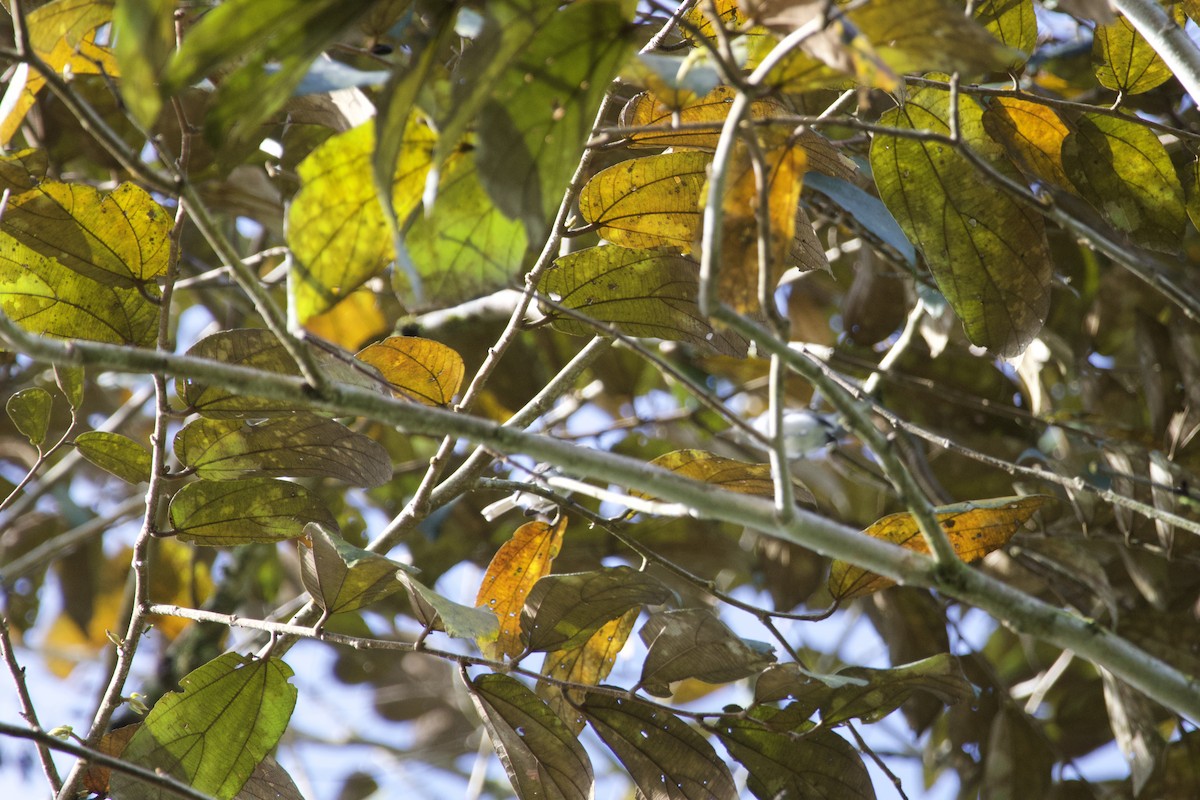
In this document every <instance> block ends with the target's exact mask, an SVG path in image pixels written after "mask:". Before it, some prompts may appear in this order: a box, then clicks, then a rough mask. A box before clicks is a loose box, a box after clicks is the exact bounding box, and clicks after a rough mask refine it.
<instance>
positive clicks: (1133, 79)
mask: <svg viewBox="0 0 1200 800" xmlns="http://www.w3.org/2000/svg"><path fill="white" fill-rule="evenodd" d="M1175 18H1176V21H1177V22H1179V23H1182V22H1183V10H1182V9H1181V8H1179V7H1176V8H1175ZM1092 63H1093V64H1094V65H1095V68H1096V80H1098V81H1099V82H1100V85H1101V86H1104V87H1106V88H1108V89H1113V90H1115V91H1119V92H1123V93H1125V94H1141V93H1142V92H1148V91H1150V90H1151V89H1153V88H1154V87H1155V86H1158V85H1160V84H1162V83H1164V82H1166V81H1167V80H1169V79H1170V78H1171V75H1172V72H1171V68H1170V67H1169V66H1167V64H1166V62H1165V61H1163V60H1162V58H1161V57H1160V56H1159V55H1158V53H1157V52H1155V50H1154V48H1153V47H1151V46H1150V43H1149V42H1147V41H1146V40H1145V39H1144V38H1143V37H1142V35H1141V34H1140V33H1138V32H1137V29H1136V28H1134V27H1133V24H1132V23H1130V21H1129V20H1128V19H1126V18H1125V17H1124V16H1118V17H1117V18H1116V19H1115V20H1114V21H1112V22H1110V23H1109V24H1107V25H1099V26H1097V27H1096V32H1095V33H1094V34H1093V36H1092Z"/></svg>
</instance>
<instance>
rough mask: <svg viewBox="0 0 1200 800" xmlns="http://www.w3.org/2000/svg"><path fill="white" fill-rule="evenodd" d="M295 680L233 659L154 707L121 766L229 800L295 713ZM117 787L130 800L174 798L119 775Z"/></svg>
mask: <svg viewBox="0 0 1200 800" xmlns="http://www.w3.org/2000/svg"><path fill="white" fill-rule="evenodd" d="M291 676H292V670H291V669H290V668H289V667H288V666H287V664H285V663H283V662H282V661H280V660H279V659H268V660H265V661H264V660H259V659H255V658H252V657H250V656H242V655H239V654H237V653H226V654H225V655H222V656H220V657H218V658H216V659H215V660H213V661H210V662H209V663H207V664H205V665H204V666H202V667H199V668H198V669H196V670H194V671H193V672H191V673H190V674H188V675H187V676H186V677H184V678H182V679H181V680H180V681H179V685H180V686H181V687H182V688H183V692H182V693H180V692H168V693H167V694H165V695H163V697H162V699H161V700H159V701H158V702H157V703H155V705H154V708H153V709H152V710H151V711H150V714H149V715H148V716H147V717H146V720H145V722H143V723H142V725H141V727H139V728H138V731H137V733H135V734H134V736H133V739H131V740H130V742H129V744H128V745H126V746H125V750H124V752H123V753H122V758H124V759H126V760H128V761H130V762H132V763H134V764H138V765H140V766H143V767H147V768H150V769H154V770H161V771H162V772H163V773H165V774H167V775H170V776H171V777H173V778H177V779H179V780H181V781H183V782H184V783H187V784H189V785H190V786H192V787H194V788H196V789H198V790H200V791H201V792H205V793H207V794H211V795H213V796H215V797H217V798H221V800H228V798H232V797H234V796H235V795H237V793H238V791H239V790H240V789H241V788H242V785H243V784H245V783H246V780H247V779H248V778H249V777H250V775H251V774H252V773H253V772H254V769H255V767H256V766H257V765H258V764H259V762H261V761H262V760H263V758H265V757H266V755H267V753H268V752H270V751H271V749H272V748H274V747H275V744H276V742H278V741H279V737H280V736H281V735H282V734H283V731H284V730H285V729H286V728H287V724H288V721H289V720H290V719H291V716H292V709H293V708H295V706H296V688H295V687H294V686H292V685H291V684H289V683H288V679H289V678H291ZM111 784H112V789H113V793H114V794H116V795H118V796H120V797H122V798H124V799H125V800H143V798H158V797H160V796H161V797H165V796H167V795H168V794H169V793H168V792H166V791H165V790H163V789H160V788H158V787H151V786H148V785H147V784H145V783H142V782H141V781H138V780H136V779H134V778H132V777H130V776H128V775H124V774H123V773H119V772H114V773H113V775H112V778H111Z"/></svg>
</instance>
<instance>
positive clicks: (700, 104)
mask: <svg viewBox="0 0 1200 800" xmlns="http://www.w3.org/2000/svg"><path fill="white" fill-rule="evenodd" d="M736 94H737V92H736V90H734V89H732V88H731V87H728V86H718V87H717V88H716V89H714V90H712V91H711V92H709V93H708V94H707V95H705V96H704V97H701V98H698V99H696V100H694V101H692V102H690V103H685V104H684V105H683V107H682V108H680V109H679V110H678V112H674V111H673V110H672V109H670V108H668V107H667V106H665V105H663V103H662V101H661V100H660V99H659V98H658V97H657V96H655V95H654V94H651V93H650V92H642V93H641V94H638V95H636V96H634V98H633V99H632V100H630V101H629V102H628V103H626V104H625V108H623V109H622V110H621V119H620V126H621V127H622V128H637V129H638V130H637V131H636V132H634V133H630V134H628V137H627V138H628V140H629V146H630V147H674V148H696V149H699V150H713V149H715V148H716V146H717V140H718V139H719V138H720V137H721V125H722V124H723V123H724V122H725V117H727V116H728V115H729V104H730V103H732V102H733V98H734V96H736ZM676 113H678V125H679V126H680V127H681V128H688V129H689V130H675V129H673V128H674V127H675V124H676V123H675V114H676ZM784 113H786V109H785V108H784V107H783V106H782V105H781V104H780V103H779V102H778V101H776V100H772V99H770V98H764V99H762V100H755V101H754V102H752V103H751V104H750V111H749V114H748V116H749V118H751V119H766V118H769V117H774V116H779V115H781V114H784ZM705 123H708V124H709V125H711V126H712V129H711V130H708V131H703V130H701V131H697V130H690V129H692V128H695V127H696V126H698V125H702V124H705Z"/></svg>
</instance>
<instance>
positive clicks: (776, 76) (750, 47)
mask: <svg viewBox="0 0 1200 800" xmlns="http://www.w3.org/2000/svg"><path fill="white" fill-rule="evenodd" d="M762 31H763V29H762V28H755V29H752V30H750V31H748V32H747V33H745V34H743V35H742V38H741V42H743V43H744V46H745V48H746V69H754V68H755V67H757V66H758V65H759V64H760V63H762V60H763V58H765V57H766V55H767V54H768V53H769V52H771V51H772V50H773V49H775V46H776V45H778V44H779V37H778V36H775V35H772V34H770V33H765V32H762ZM859 61H860V64H861V59H859ZM862 67H863V68H865V67H866V65H865V64H863V65H862ZM860 69H861V68H860ZM852 72H853V71H852ZM862 72H863V73H864V77H865V76H867V73H869V72H870V70H869V69H862ZM851 74H852V73H847V71H846V70H844V69H837V68H835V67H833V66H831V65H830V64H828V63H826V62H825V61H824V60H822V59H820V58H817V57H816V56H814V55H812V54H811V53H806V52H805V51H804V50H803V49H802V48H795V49H793V50H791V51H789V52H788V53H786V54H785V55H784V56H783V58H782V59H779V60H778V61H777V63H776V64H775V66H774V68H773V69H771V71H770V72H769V73H767V75H766V76H764V79H763V84H764V85H765V86H771V87H773V88H775V89H777V90H779V91H780V92H785V93H793V92H794V93H797V94H798V93H800V92H811V91H813V90H814V89H849V88H852V87H853V86H854V80H853V78H852V77H851ZM889 77H890V76H889Z"/></svg>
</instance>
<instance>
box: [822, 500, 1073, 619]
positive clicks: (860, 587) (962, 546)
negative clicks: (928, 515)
mask: <svg viewBox="0 0 1200 800" xmlns="http://www.w3.org/2000/svg"><path fill="white" fill-rule="evenodd" d="M1051 499H1052V498H1050V497H1047V496H1045V495H1029V496H1028V497H1001V498H997V499H994V500H975V501H972V502H969V503H956V504H954V505H949V506H941V507H939V508H937V509H935V511H936V513H937V518H938V522H940V523H941V525H942V529H943V530H944V531H945V532H946V536H947V538H949V539H950V543H951V544H953V545H954V552H956V553H957V554H958V557H959V558H961V559H962V560H963V561H967V562H971V561H977V560H979V559H981V558H983V557H984V556H986V555H987V554H988V553H990V552H992V551H993V550H997V549H999V548H1000V547H1003V546H1004V545H1005V544H1007V542H1008V540H1009V539H1011V538H1012V537H1013V535H1014V534H1015V533H1016V532H1017V529H1018V528H1020V527H1021V526H1022V525H1023V524H1025V523H1026V522H1027V521H1028V520H1029V518H1030V517H1032V516H1033V515H1034V513H1035V512H1036V511H1037V510H1038V509H1040V508H1041V507H1042V506H1044V505H1045V504H1046V503H1048V502H1050V501H1051ZM863 533H865V534H866V535H867V536H871V537H873V538H876V539H883V540H884V541H888V542H891V543H892V544H898V545H900V546H901V547H904V548H906V549H908V550H913V551H915V552H917V553H928V552H929V546H928V545H927V544H926V543H925V537H924V536H922V535H921V532H920V529H919V528H918V527H917V523H916V521H915V520H913V518H912V514H909V513H908V512H902V513H899V514H889V515H888V516H886V517H884V518H882V519H880V520H877V521H876V522H874V523H873V524H872V525H871V526H870V527H869V528H867V529H866V530H865V531H863ZM894 583H895V581H893V580H892V579H891V578H885V577H883V576H882V575H876V574H875V573H873V572H868V571H866V570H865V569H862V568H861V567H856V566H854V565H852V564H848V563H847V562H845V561H834V562H833V564H832V565H831V566H830V568H829V593H830V594H832V595H833V596H834V598H836V599H837V600H852V599H854V598H856V597H865V596H866V595H869V594H872V593H874V592H877V591H879V590H880V589H886V588H887V587H889V586H892V585H893V584H894Z"/></svg>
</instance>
